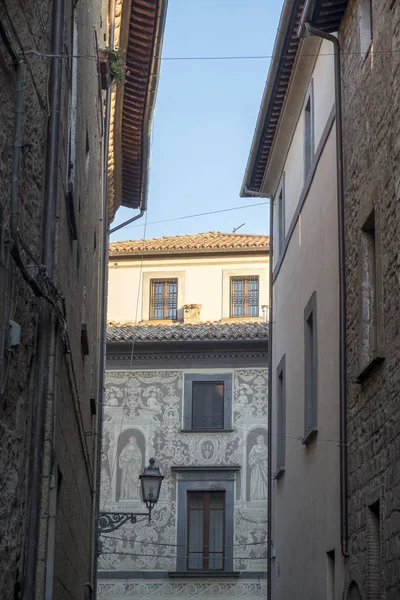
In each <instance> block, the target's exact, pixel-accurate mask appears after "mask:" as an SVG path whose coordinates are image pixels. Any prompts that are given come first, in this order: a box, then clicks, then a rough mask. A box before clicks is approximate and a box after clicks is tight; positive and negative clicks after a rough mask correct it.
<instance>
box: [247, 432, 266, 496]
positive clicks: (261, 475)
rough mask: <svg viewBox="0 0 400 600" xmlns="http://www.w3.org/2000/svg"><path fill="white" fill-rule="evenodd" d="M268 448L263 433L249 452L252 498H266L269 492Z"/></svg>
mask: <svg viewBox="0 0 400 600" xmlns="http://www.w3.org/2000/svg"><path fill="white" fill-rule="evenodd" d="M267 458H268V448H267V446H266V444H265V438H264V436H263V435H258V436H257V438H256V443H255V444H254V446H253V447H252V449H251V450H250V453H249V466H250V469H251V473H250V500H266V499H267V494H268V465H267Z"/></svg>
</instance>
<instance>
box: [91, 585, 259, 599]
mask: <svg viewBox="0 0 400 600" xmlns="http://www.w3.org/2000/svg"><path fill="white" fill-rule="evenodd" d="M98 597H99V599H100V598H101V599H102V600H111V599H114V598H115V599H116V598H124V600H138V599H139V598H171V599H174V598H180V599H181V600H187V599H189V598H220V600H224V599H225V598H248V599H249V600H250V599H252V598H266V584H265V582H261V583H259V582H257V583H256V582H243V583H242V582H240V583H217V582H202V583H198V582H190V583H178V582H177V583H175V582H174V583H165V582H162V583H157V582H151V583H147V582H146V583H142V582H140V583H132V582H129V583H127V582H123V583H120V582H118V583H100V584H99V588H98Z"/></svg>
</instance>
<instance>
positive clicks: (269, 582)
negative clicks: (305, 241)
mask: <svg viewBox="0 0 400 600" xmlns="http://www.w3.org/2000/svg"><path fill="white" fill-rule="evenodd" d="M273 234H274V203H273V201H272V199H271V198H270V204H269V326H268V500H267V503H268V506H267V529H268V534H267V539H268V546H267V598H269V599H271V598H272V337H273V323H272V321H273V291H272V275H273V264H272V263H273Z"/></svg>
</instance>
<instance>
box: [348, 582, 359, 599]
mask: <svg viewBox="0 0 400 600" xmlns="http://www.w3.org/2000/svg"><path fill="white" fill-rule="evenodd" d="M347 600H362V596H361V592H360V588H359V587H358V585H357V584H356V582H355V581H352V582H351V584H350V585H349V591H348V592H347Z"/></svg>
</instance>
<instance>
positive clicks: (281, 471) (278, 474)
mask: <svg viewBox="0 0 400 600" xmlns="http://www.w3.org/2000/svg"><path fill="white" fill-rule="evenodd" d="M284 473H285V467H278V469H277V470H276V472H275V473H274V474H273V476H272V477H273V479H276V480H278V479H280V478H281V477H282V476H283V474H284Z"/></svg>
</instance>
